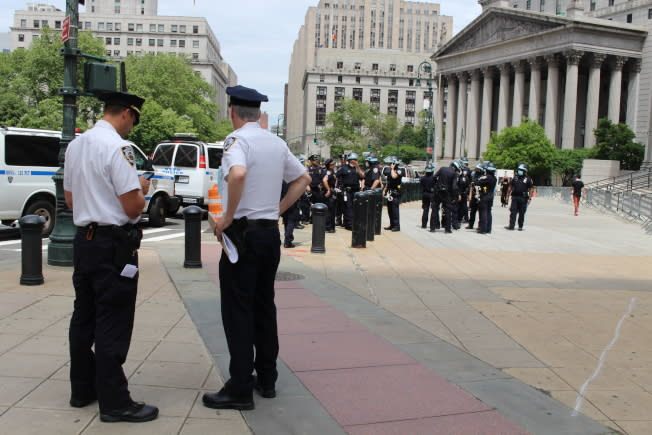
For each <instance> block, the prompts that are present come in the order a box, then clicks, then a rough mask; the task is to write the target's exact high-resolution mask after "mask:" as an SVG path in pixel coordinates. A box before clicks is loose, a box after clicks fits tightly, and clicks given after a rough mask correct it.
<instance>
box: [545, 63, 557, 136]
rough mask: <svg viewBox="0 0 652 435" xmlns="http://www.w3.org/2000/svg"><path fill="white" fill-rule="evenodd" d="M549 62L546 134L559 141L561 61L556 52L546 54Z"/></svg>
mask: <svg viewBox="0 0 652 435" xmlns="http://www.w3.org/2000/svg"><path fill="white" fill-rule="evenodd" d="M545 59H546V62H547V63H548V86H547V88H546V123H545V130H546V136H548V139H550V140H551V141H552V143H555V142H557V122H558V120H559V114H558V112H557V110H558V107H559V103H558V101H557V98H558V97H559V63H558V57H557V55H556V54H549V55H546V56H545Z"/></svg>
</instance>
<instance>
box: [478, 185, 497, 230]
mask: <svg viewBox="0 0 652 435" xmlns="http://www.w3.org/2000/svg"><path fill="white" fill-rule="evenodd" d="M493 205H494V198H493V195H489V194H487V195H484V196H481V197H480V201H479V203H478V211H479V212H480V222H479V223H478V230H480V232H482V233H490V232H491V225H492V223H493V216H492V215H491V207H493Z"/></svg>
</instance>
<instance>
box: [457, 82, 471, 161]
mask: <svg viewBox="0 0 652 435" xmlns="http://www.w3.org/2000/svg"><path fill="white" fill-rule="evenodd" d="M468 78H469V75H468V74H467V73H466V72H461V73H457V82H458V88H457V92H458V94H457V95H458V97H457V120H456V122H455V126H456V127H457V130H456V134H455V150H454V152H453V157H454V158H455V157H461V156H462V154H463V153H464V148H465V146H466V134H467V131H465V129H466V107H467V100H468V89H469V88H468Z"/></svg>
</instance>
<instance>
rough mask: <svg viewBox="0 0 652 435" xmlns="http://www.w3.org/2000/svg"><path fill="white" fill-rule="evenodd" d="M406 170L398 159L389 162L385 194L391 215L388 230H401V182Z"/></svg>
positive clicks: (388, 211)
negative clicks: (400, 165) (401, 166)
mask: <svg viewBox="0 0 652 435" xmlns="http://www.w3.org/2000/svg"><path fill="white" fill-rule="evenodd" d="M403 174H404V170H403V169H401V168H400V167H399V162H398V160H396V159H394V160H393V161H392V162H391V163H390V164H389V174H388V175H387V181H386V184H385V189H384V191H383V196H384V197H385V198H387V215H388V216H389V226H388V227H385V229H386V230H391V231H394V232H396V231H401V217H400V215H399V205H400V203H401V184H402V182H403Z"/></svg>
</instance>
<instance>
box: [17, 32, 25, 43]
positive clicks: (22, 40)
mask: <svg viewBox="0 0 652 435" xmlns="http://www.w3.org/2000/svg"><path fill="white" fill-rule="evenodd" d="M24 41H25V35H23V34H22V33H19V34H18V42H24Z"/></svg>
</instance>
